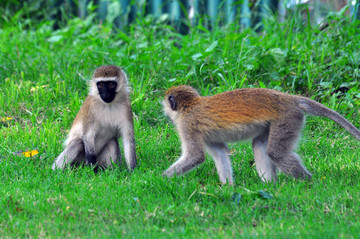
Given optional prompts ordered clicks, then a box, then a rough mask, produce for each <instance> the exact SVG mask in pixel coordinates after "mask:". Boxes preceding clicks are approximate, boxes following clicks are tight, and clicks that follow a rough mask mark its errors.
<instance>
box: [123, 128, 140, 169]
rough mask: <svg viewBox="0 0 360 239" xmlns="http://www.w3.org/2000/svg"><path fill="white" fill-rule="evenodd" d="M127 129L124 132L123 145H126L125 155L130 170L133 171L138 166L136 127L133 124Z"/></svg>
mask: <svg viewBox="0 0 360 239" xmlns="http://www.w3.org/2000/svg"><path fill="white" fill-rule="evenodd" d="M125 128H126V129H124V130H123V136H122V140H123V145H124V155H125V160H126V164H127V166H128V168H129V170H133V169H134V168H135V167H136V165H137V161H136V149H135V137H134V126H133V124H132V122H131V124H130V125H129V126H128V127H125Z"/></svg>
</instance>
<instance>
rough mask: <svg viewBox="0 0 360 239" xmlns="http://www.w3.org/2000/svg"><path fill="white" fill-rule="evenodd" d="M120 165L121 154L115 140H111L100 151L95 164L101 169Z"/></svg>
mask: <svg viewBox="0 0 360 239" xmlns="http://www.w3.org/2000/svg"><path fill="white" fill-rule="evenodd" d="M114 163H115V164H117V165H120V164H121V153H120V147H119V142H118V140H117V138H113V139H111V140H110V141H109V142H108V143H107V144H106V145H105V146H104V148H103V149H102V150H101V152H100V154H99V156H98V161H97V164H98V166H100V167H102V168H109V167H111V166H112V164H114Z"/></svg>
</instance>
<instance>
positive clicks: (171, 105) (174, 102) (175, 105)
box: [168, 95, 177, 110]
mask: <svg viewBox="0 0 360 239" xmlns="http://www.w3.org/2000/svg"><path fill="white" fill-rule="evenodd" d="M168 100H169V103H170V107H171V109H172V110H177V104H176V101H175V97H174V96H172V95H170V96H169V98H168Z"/></svg>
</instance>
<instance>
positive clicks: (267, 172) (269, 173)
mask: <svg viewBox="0 0 360 239" xmlns="http://www.w3.org/2000/svg"><path fill="white" fill-rule="evenodd" d="M268 137H269V132H268V131H267V132H265V133H264V134H262V135H260V136H258V137H256V138H255V139H254V140H253V142H252V147H253V151H254V159H255V167H256V171H257V172H258V174H259V177H260V178H261V180H262V181H263V182H270V181H274V182H275V181H276V165H275V164H274V163H273V162H272V160H271V159H270V157H269V155H268V154H267V152H266V147H267V145H268Z"/></svg>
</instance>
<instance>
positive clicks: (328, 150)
mask: <svg viewBox="0 0 360 239" xmlns="http://www.w3.org/2000/svg"><path fill="white" fill-rule="evenodd" d="M3 19H4V18H3ZM325 23H327V24H328V26H327V27H326V28H324V29H322V28H320V27H319V26H313V25H303V24H302V22H300V19H299V18H296V17H290V18H289V19H287V21H286V22H285V23H279V22H277V21H276V19H271V18H270V19H269V20H268V21H267V22H266V23H265V24H264V32H263V33H260V34H258V33H256V32H254V31H252V30H245V31H240V30H239V28H238V26H237V25H236V24H234V25H229V26H226V27H221V28H220V27H218V28H215V29H213V31H211V32H210V31H207V30H206V29H204V28H203V27H202V26H201V25H198V26H194V27H193V28H192V29H191V34H189V35H180V34H178V33H177V32H176V31H175V30H174V29H173V28H172V27H170V26H167V25H164V24H163V23H162V22H161V21H160V20H155V19H153V18H152V17H150V16H149V17H145V18H142V19H139V20H138V21H137V22H136V23H134V24H132V25H131V26H130V27H129V29H128V30H127V31H125V32H121V31H118V30H116V29H114V28H113V27H112V25H111V24H107V23H103V24H99V23H96V21H95V20H94V19H93V18H92V16H90V17H88V18H87V19H85V20H80V19H78V18H75V19H71V20H69V21H68V22H67V23H66V26H64V27H63V28H60V29H59V30H55V31H54V30H53V29H52V22H42V23H41V24H33V23H32V22H31V21H29V20H27V19H22V18H16V16H14V17H13V18H11V17H8V18H6V19H5V20H4V21H3V22H2V25H1V29H0V34H1V44H0V62H1V64H0V109H1V111H0V117H1V118H2V117H10V118H12V119H10V120H8V121H6V119H4V120H2V123H1V126H0V131H1V135H2V139H3V140H2V141H1V142H0V166H1V169H2V172H1V174H0V175H1V176H0V208H1V210H0V235H1V236H2V237H115V236H126V237H136V238H142V237H146V238H148V237H164V238H165V237H169V236H175V237H199V236H200V237H239V236H244V237H258V236H266V237H279V238H282V237H284V238H289V237H307V236H310V237H315V238H317V237H318V238H324V237H346V238H348V237H350V238H351V237H352V238H355V237H357V236H358V235H359V233H360V230H359V228H360V222H359V214H360V209H359V200H358V198H359V197H360V194H359V189H360V188H359V186H358V183H357V182H359V180H360V174H359V170H360V164H359V162H360V158H359V152H358V151H359V146H360V144H359V142H358V141H356V140H355V139H354V138H352V137H351V136H350V135H349V134H348V133H347V132H345V131H344V130H343V129H342V128H340V127H339V126H337V125H336V124H335V123H333V122H331V121H329V120H327V119H320V118H310V117H309V119H308V124H307V125H306V127H305V130H304V132H303V139H302V140H301V141H300V143H299V148H298V152H299V154H300V155H302V156H303V158H304V164H305V165H306V166H307V167H308V168H309V170H310V171H311V172H312V173H313V178H312V180H311V181H310V182H306V181H297V180H294V179H291V178H287V177H285V176H284V175H281V176H280V178H279V181H278V182H277V183H276V184H272V183H269V184H264V183H262V182H261V181H260V179H259V178H258V176H257V175H256V171H255V169H254V163H253V155H252V150H251V147H250V144H231V145H230V151H231V153H232V156H231V159H232V162H233V167H234V176H235V181H236V185H235V186H233V187H231V186H227V185H225V186H221V185H220V184H219V180H218V176H217V173H216V170H215V167H214V164H213V162H212V161H211V159H210V158H209V160H207V162H205V163H204V165H202V166H200V167H198V168H197V169H195V170H193V171H192V172H190V173H188V174H187V175H186V176H183V177H175V178H172V179H165V178H163V177H162V176H161V174H162V172H163V171H164V170H165V169H166V168H167V167H169V166H170V165H171V164H172V163H173V162H174V161H175V160H176V159H177V158H178V157H179V155H180V142H179V139H178V137H177V135H176V133H175V129H174V127H173V126H172V124H171V122H170V121H169V120H168V119H167V118H166V117H165V116H164V114H163V113H162V109H161V104H160V102H161V100H162V97H163V94H164V92H165V90H166V89H167V88H169V87H170V86H173V85H180V84H189V85H192V86H193V87H195V88H196V89H198V90H199V92H200V93H201V94H203V95H211V94H215V93H218V92H223V91H226V90H231V89H235V88H240V87H267V88H275V89H279V90H281V91H284V92H290V93H294V94H303V95H307V96H309V97H311V98H314V99H316V100H318V101H320V102H322V103H324V104H325V105H327V106H328V107H330V108H333V109H335V110H337V111H339V112H340V113H342V114H343V115H344V116H345V117H347V118H348V119H349V120H350V121H351V122H353V123H354V124H355V125H356V126H357V127H360V124H359V113H360V111H359V109H360V100H359V99H360V94H359V85H360V81H359V80H358V77H359V76H358V74H359V63H360V62H359V59H360V58H359V54H360V50H359V49H360V47H359V44H360V41H359V40H360V39H359V30H358V27H357V25H356V24H351V23H350V22H349V19H347V18H346V17H343V16H337V15H335V16H329V17H328V18H327V19H325ZM103 64H115V65H119V66H122V67H123V68H124V69H125V71H126V72H127V74H128V76H129V79H130V84H131V87H132V90H131V98H132V106H133V111H134V116H135V117H134V119H135V133H136V143H137V154H138V158H139V159H138V160H139V163H140V164H139V166H138V167H137V168H136V169H135V171H134V172H133V173H130V172H128V171H127V170H126V167H125V166H124V165H122V166H121V167H116V168H114V169H110V170H107V171H104V172H101V173H98V174H94V173H93V171H92V170H91V169H90V168H87V167H85V168H80V169H77V170H70V169H69V170H65V171H64V172H53V171H52V170H51V168H50V166H51V163H52V161H53V160H54V158H55V157H56V156H57V155H58V154H59V153H60V152H61V151H62V142H63V141H64V139H65V137H66V133H67V132H68V129H69V127H70V126H71V123H72V120H73V119H74V117H75V115H76V113H77V112H78V110H79V108H80V106H81V104H82V103H83V100H84V99H85V97H86V95H87V92H88V87H87V81H88V79H90V77H91V74H92V72H93V70H94V69H95V68H96V67H98V66H99V65H103ZM34 149H36V150H38V151H39V154H37V155H35V156H34V157H30V158H27V157H25V156H24V155H22V154H21V152H23V151H28V150H34ZM261 190H262V191H266V192H267V193H270V194H271V195H272V198H271V197H268V196H266V195H267V194H265V196H264V194H261V192H262V191H261Z"/></svg>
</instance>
